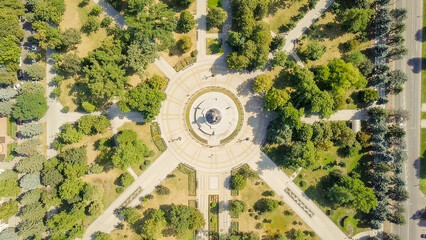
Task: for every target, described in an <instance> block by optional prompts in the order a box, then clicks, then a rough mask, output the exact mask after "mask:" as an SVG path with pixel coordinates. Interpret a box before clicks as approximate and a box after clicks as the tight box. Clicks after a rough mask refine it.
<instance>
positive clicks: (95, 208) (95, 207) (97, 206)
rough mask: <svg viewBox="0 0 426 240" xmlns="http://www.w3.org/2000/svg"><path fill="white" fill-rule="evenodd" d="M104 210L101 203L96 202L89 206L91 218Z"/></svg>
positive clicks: (88, 210)
mask: <svg viewBox="0 0 426 240" xmlns="http://www.w3.org/2000/svg"><path fill="white" fill-rule="evenodd" d="M103 210H104V204H103V203H102V202H101V201H94V202H92V203H91V204H90V205H89V208H88V209H87V212H88V213H89V215H91V216H98V215H100V214H101V213H102V211H103Z"/></svg>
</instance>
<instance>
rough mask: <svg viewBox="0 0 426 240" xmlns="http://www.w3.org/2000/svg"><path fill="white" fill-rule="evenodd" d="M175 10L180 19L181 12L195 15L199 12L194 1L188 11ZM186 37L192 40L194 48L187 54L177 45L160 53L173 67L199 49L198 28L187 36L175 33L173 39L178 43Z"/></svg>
mask: <svg viewBox="0 0 426 240" xmlns="http://www.w3.org/2000/svg"><path fill="white" fill-rule="evenodd" d="M174 10H175V11H176V17H179V15H180V11H181V10H188V11H189V12H190V13H192V14H193V15H195V13H196V11H197V1H194V2H193V3H191V5H189V7H188V8H187V9H176V8H174ZM184 35H187V36H189V37H190V38H191V42H192V47H191V49H190V50H189V51H188V52H187V53H182V52H181V51H180V50H179V49H178V48H177V47H176V45H175V46H173V47H171V48H170V49H169V51H167V52H161V53H160V55H161V56H162V57H163V58H164V59H165V60H166V61H167V62H168V63H169V64H170V65H171V66H175V65H176V64H177V63H178V62H179V61H180V60H182V59H184V58H187V57H190V56H191V52H192V51H194V50H196V49H197V30H196V27H194V29H192V30H191V31H189V32H188V33H186V34H179V33H175V32H174V33H173V37H174V39H175V40H176V42H177V41H178V40H179V39H180V38H181V37H182V36H184Z"/></svg>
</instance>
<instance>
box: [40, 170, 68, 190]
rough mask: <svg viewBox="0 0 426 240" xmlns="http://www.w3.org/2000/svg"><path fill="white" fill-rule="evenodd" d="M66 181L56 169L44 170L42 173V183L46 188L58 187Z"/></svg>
mask: <svg viewBox="0 0 426 240" xmlns="http://www.w3.org/2000/svg"><path fill="white" fill-rule="evenodd" d="M63 180H64V177H63V176H62V174H61V173H60V172H59V170H57V169H55V168H46V167H45V168H44V169H43V170H42V172H41V182H42V184H43V185H44V186H56V185H58V184H59V183H61V182H62V181H63Z"/></svg>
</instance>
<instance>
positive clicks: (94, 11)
mask: <svg viewBox="0 0 426 240" xmlns="http://www.w3.org/2000/svg"><path fill="white" fill-rule="evenodd" d="M101 12H102V8H101V6H99V5H95V6H93V7H92V9H91V10H90V12H89V14H90V15H92V16H99V14H101Z"/></svg>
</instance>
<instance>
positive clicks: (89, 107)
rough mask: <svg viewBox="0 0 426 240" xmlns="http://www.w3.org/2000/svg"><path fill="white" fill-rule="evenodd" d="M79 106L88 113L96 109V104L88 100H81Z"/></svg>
mask: <svg viewBox="0 0 426 240" xmlns="http://www.w3.org/2000/svg"><path fill="white" fill-rule="evenodd" d="M81 107H82V108H83V109H84V111H86V112H88V113H92V112H94V111H96V106H95V105H93V104H91V103H90V102H86V101H85V102H82V103H81Z"/></svg>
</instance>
